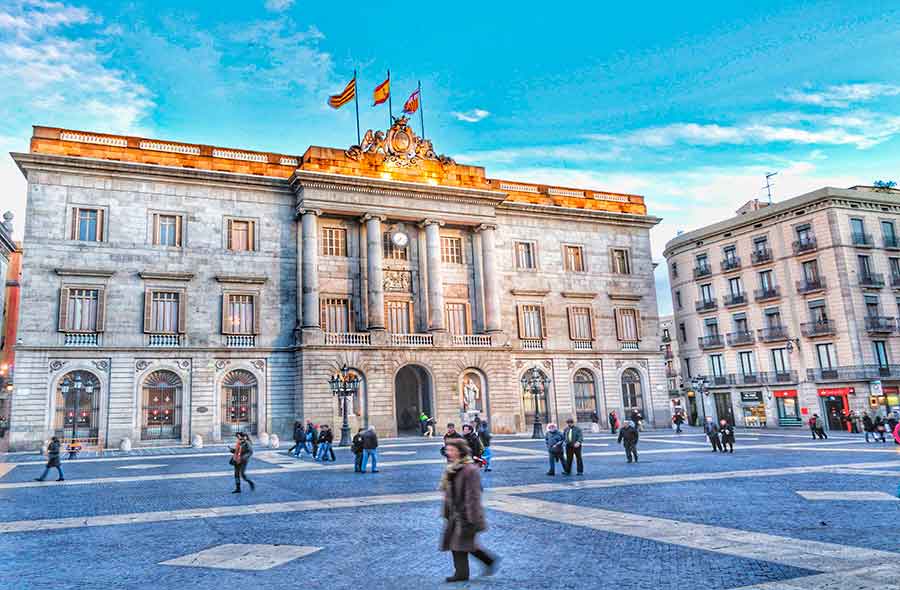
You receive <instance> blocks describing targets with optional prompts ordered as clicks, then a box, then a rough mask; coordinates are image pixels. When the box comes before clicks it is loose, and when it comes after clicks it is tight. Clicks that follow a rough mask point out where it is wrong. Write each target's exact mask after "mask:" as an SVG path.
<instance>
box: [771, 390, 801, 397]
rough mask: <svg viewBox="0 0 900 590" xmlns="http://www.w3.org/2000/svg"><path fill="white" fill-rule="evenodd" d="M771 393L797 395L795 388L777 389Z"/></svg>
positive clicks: (785, 395) (782, 395) (779, 395)
mask: <svg viewBox="0 0 900 590" xmlns="http://www.w3.org/2000/svg"><path fill="white" fill-rule="evenodd" d="M772 395H774V396H775V397H797V390H796V389H779V390H777V391H773V392H772Z"/></svg>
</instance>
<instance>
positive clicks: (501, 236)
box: [10, 118, 669, 449]
mask: <svg viewBox="0 0 900 590" xmlns="http://www.w3.org/2000/svg"><path fill="white" fill-rule="evenodd" d="M13 158H14V159H15V161H16V163H17V164H18V166H19V168H20V169H21V171H22V173H23V174H24V175H25V177H26V178H27V181H28V205H27V215H26V222H25V239H24V245H25V247H24V260H23V278H22V286H21V317H20V322H19V329H18V342H19V344H18V346H17V347H16V358H15V372H16V381H15V391H14V392H13V395H12V400H11V402H12V410H11V434H10V436H11V439H10V445H11V448H13V449H25V448H34V447H37V446H38V445H39V444H40V443H41V442H42V441H44V440H46V439H47V438H49V437H50V436H52V435H57V436H60V437H63V438H64V439H73V438H77V439H79V440H84V441H86V442H87V444H96V445H99V446H101V447H113V446H117V445H119V444H120V443H121V441H123V440H124V439H129V440H130V441H132V442H133V444H135V445H150V444H186V443H190V442H191V441H192V440H193V439H194V438H195V437H196V436H197V435H199V436H200V437H202V438H203V440H205V441H219V440H223V439H226V438H228V437H230V436H232V434H233V433H234V432H237V431H245V432H251V433H254V434H262V433H278V434H279V435H280V436H281V437H282V438H284V437H286V436H287V437H289V436H290V432H291V429H292V425H293V423H294V421H295V420H301V419H303V420H305V419H311V420H313V421H314V422H316V423H328V424H331V425H332V426H333V427H334V428H338V427H339V426H340V423H341V407H340V402H339V398H337V397H335V396H334V395H333V394H332V390H331V387H330V384H329V379H330V378H331V376H332V375H334V374H335V373H336V372H338V371H339V370H340V369H341V368H342V367H344V366H346V367H349V369H350V370H351V371H352V372H353V373H355V374H356V375H357V376H358V377H359V379H360V380H361V383H362V385H361V387H360V390H359V393H358V395H356V396H355V397H354V398H353V399H352V406H350V408H349V409H350V412H349V413H350V422H351V426H352V427H353V429H354V431H355V429H356V428H357V427H361V426H367V425H372V426H374V427H375V428H376V429H377V430H378V431H379V432H380V433H382V434H384V435H389V436H393V435H398V434H402V433H411V432H414V431H415V430H416V429H417V426H418V417H419V415H420V413H421V412H425V413H426V414H428V415H429V416H434V417H435V418H436V419H437V420H438V423H439V424H440V425H443V424H444V423H446V422H451V421H455V422H459V421H460V420H463V419H467V418H470V417H472V416H473V415H474V413H476V412H478V413H480V415H481V416H482V417H483V418H485V419H487V420H489V421H490V422H491V424H492V428H493V430H494V431H495V432H521V431H527V430H530V429H531V424H532V422H533V420H534V418H535V410H536V408H535V405H536V404H537V410H538V412H539V416H540V418H541V420H542V421H543V422H546V421H548V420H553V421H561V420H565V419H566V418H568V417H570V416H577V417H578V419H579V420H580V421H582V422H586V421H588V420H589V419H590V416H591V414H592V413H593V412H597V414H598V415H599V416H600V417H601V418H602V419H603V420H604V421H605V416H606V414H607V413H608V412H609V410H613V409H615V410H617V411H618V412H619V413H620V414H622V413H628V412H630V411H631V410H632V409H638V410H639V411H641V412H642V413H643V415H644V416H645V418H646V419H647V420H648V421H652V422H656V423H661V424H665V423H667V422H668V420H669V411H668V405H669V403H668V399H667V398H668V392H667V389H666V378H665V369H664V363H663V355H662V353H661V352H660V342H659V336H658V330H657V321H658V318H657V311H656V310H657V305H656V294H655V292H654V282H653V264H652V261H651V256H650V240H649V233H648V232H649V230H650V228H651V227H653V226H654V225H655V224H656V223H658V221H659V219H657V218H655V217H652V216H650V215H648V214H647V210H646V206H645V204H644V200H643V198H642V197H640V196H635V195H627V194H619V193H608V192H600V191H594V190H584V189H573V188H562V187H555V186H545V185H539V184H530V183H526V182H517V181H506V180H496V179H490V178H487V177H486V176H485V171H484V169H483V168H480V167H477V166H465V165H460V164H457V163H455V162H454V161H453V160H452V159H450V158H447V157H445V156H440V155H437V154H435V152H434V151H433V149H432V146H431V142H429V141H427V140H423V139H421V138H419V137H417V136H416V134H415V133H414V132H413V131H412V129H411V128H410V127H409V126H408V125H407V122H406V120H405V119H404V118H400V119H397V120H396V121H395V123H394V124H393V126H392V127H391V129H389V130H388V131H387V132H386V133H384V132H380V131H379V132H377V133H374V134H373V133H372V132H368V133H367V134H366V137H365V139H364V140H363V141H362V142H361V145H356V146H352V147H351V148H349V149H347V150H344V149H332V148H322V147H310V148H309V149H307V150H306V152H305V153H304V154H303V155H285V154H274V153H265V152H257V151H249V150H244V149H233V148H221V147H214V146H208V145H198V144H191V143H180V142H172V141H163V140H155V139H145V138H140V137H125V136H118V135H108V134H103V133H93V132H82V131H72V130H65V129H57V128H47V127H35V128H34V134H33V137H32V139H31V147H30V150H29V152H28V153H15V154H13ZM532 369H536V370H537V371H539V376H540V377H543V378H544V379H545V380H546V386H544V387H541V388H534V389H526V388H525V387H523V383H522V378H523V376H524V375H525V374H526V373H528V374H532V373H531V370H532Z"/></svg>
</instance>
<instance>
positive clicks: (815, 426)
mask: <svg viewBox="0 0 900 590" xmlns="http://www.w3.org/2000/svg"><path fill="white" fill-rule="evenodd" d="M809 430H810V431H811V432H812V437H813V438H814V439H816V438H818V439H826V438H828V435H827V434H825V426H824V425H823V424H822V419H821V418H819V415H818V414H813V415H812V418H810V419H809Z"/></svg>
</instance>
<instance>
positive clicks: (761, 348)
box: [665, 187, 900, 428]
mask: <svg viewBox="0 0 900 590" xmlns="http://www.w3.org/2000/svg"><path fill="white" fill-rule="evenodd" d="M892 192H893V193H894V194H891V193H892ZM742 211H743V212H744V213H743V214H740V213H741V212H739V215H738V216H736V217H734V218H731V219H728V220H726V221H723V222H719V223H716V224H713V225H711V226H708V227H705V228H702V229H699V230H696V231H693V232H689V233H686V234H683V235H681V236H679V237H677V238H675V239H674V240H672V241H671V242H669V243H668V244H667V246H666V251H665V256H666V260H667V262H668V265H669V277H670V284H671V288H672V300H673V306H674V309H675V320H674V322H675V329H674V333H673V336H674V335H677V337H678V340H679V355H680V363H681V367H680V370H681V372H682V379H683V382H684V383H685V386H686V391H691V392H693V389H695V388H694V387H692V386H691V380H692V378H697V377H701V376H702V377H705V378H706V380H707V385H706V388H707V392H706V394H705V395H702V396H701V395H698V398H702V399H703V400H704V402H705V403H704V404H701V407H700V408H699V410H700V412H701V414H705V415H712V416H714V417H717V418H718V417H727V414H728V413H729V412H730V413H731V414H732V415H733V417H734V419H735V421H736V422H737V423H738V424H743V425H751V426H757V425H766V426H777V425H782V426H800V425H802V424H804V423H806V422H807V421H808V418H809V417H810V416H812V415H813V414H818V415H819V416H823V417H831V418H832V420H831V424H830V427H831V428H841V427H842V426H841V424H840V420H834V419H833V415H834V410H837V412H838V415H839V413H840V412H841V411H850V410H853V411H855V412H857V413H859V414H861V413H862V412H864V411H867V412H869V413H870V414H873V413H880V414H885V413H887V412H889V411H894V410H898V409H900V396H898V388H900V369H898V365H896V364H893V361H892V359H894V358H895V357H896V355H897V354H900V350H898V348H897V347H898V340H897V336H898V330H897V319H896V318H897V316H898V301H900V298H898V297H900V290H898V289H900V238H898V237H897V235H900V234H894V228H896V231H898V232H900V207H898V205H897V204H896V191H883V190H875V189H872V188H870V187H853V188H851V189H835V188H823V189H820V190H817V191H814V192H812V193H808V194H805V195H802V196H799V197H795V198H793V199H789V200H787V201H784V202H781V203H777V204H775V205H770V206H760V205H759V204H757V206H751V207H746V206H745V208H743V209H742ZM763 273H770V274H768V275H767V276H763ZM704 285H709V291H707V296H704ZM714 325H715V326H717V327H715V328H713V326H714ZM720 361H721V362H720Z"/></svg>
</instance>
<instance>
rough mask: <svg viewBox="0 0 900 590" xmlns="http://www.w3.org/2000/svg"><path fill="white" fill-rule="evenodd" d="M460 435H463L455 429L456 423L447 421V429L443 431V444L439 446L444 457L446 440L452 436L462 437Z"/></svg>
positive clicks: (445, 454)
mask: <svg viewBox="0 0 900 590" xmlns="http://www.w3.org/2000/svg"><path fill="white" fill-rule="evenodd" d="M462 437H463V435H461V434H460V433H459V432H458V431H457V430H456V424H454V423H453V422H449V423H448V424H447V431H446V432H444V446H442V447H441V455H443V456H445V457H446V456H447V453H446V452H445V451H446V449H447V441H448V440H452V439H454V438H462Z"/></svg>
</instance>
